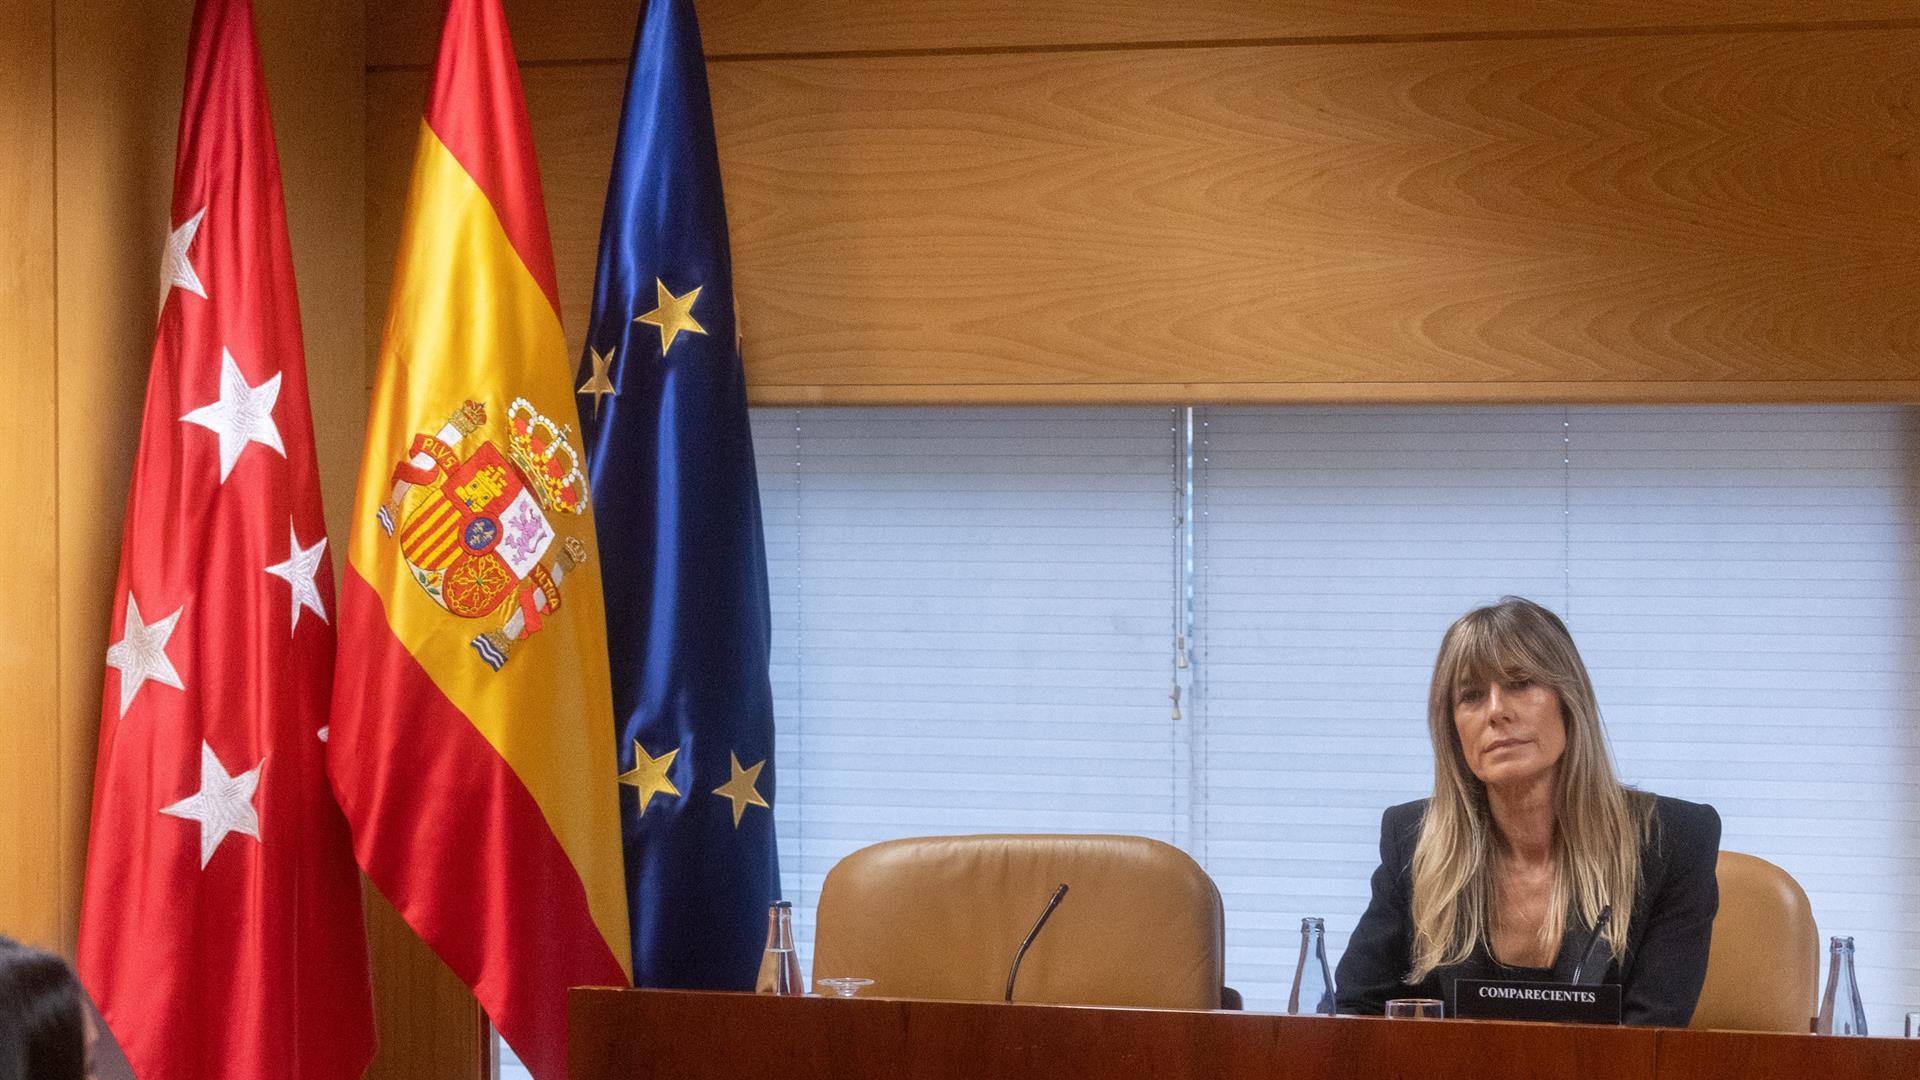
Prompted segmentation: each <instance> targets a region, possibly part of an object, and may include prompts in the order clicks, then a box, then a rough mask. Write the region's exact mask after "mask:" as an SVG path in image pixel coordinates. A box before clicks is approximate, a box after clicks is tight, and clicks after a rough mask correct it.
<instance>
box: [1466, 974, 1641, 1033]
mask: <svg viewBox="0 0 1920 1080" xmlns="http://www.w3.org/2000/svg"><path fill="white" fill-rule="evenodd" d="M1453 994H1454V1008H1453V1015H1455V1016H1457V1017H1460V1018H1461V1019H1464V1020H1550V1021H1552V1022H1554V1023H1556V1024H1617V1023H1619V1022H1620V985H1619V984H1618V983H1607V984H1605V985H1601V986H1575V985H1574V984H1572V983H1549V982H1513V981H1510V980H1506V979H1460V980H1457V981H1456V982H1455V983H1454V984H1453Z"/></svg>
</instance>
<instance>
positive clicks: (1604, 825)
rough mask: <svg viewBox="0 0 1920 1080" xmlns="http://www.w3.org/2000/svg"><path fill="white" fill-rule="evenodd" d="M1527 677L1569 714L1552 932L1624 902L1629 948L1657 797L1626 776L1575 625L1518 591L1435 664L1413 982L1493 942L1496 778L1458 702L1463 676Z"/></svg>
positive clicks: (1452, 637) (1552, 942)
mask: <svg viewBox="0 0 1920 1080" xmlns="http://www.w3.org/2000/svg"><path fill="white" fill-rule="evenodd" d="M1516 678H1524V679H1529V680H1531V681H1533V682H1535V683H1537V684H1540V685H1543V686H1548V687H1551V688H1552V689H1553V690H1554V692H1555V693H1556V694H1557V695H1558V696H1559V698H1560V715H1561V717H1562V718H1563V720H1564V722H1565V725H1566V750H1565V752H1564V753H1563V754H1562V755H1561V758H1560V766H1559V774H1558V778H1557V781H1556V784H1555V788H1554V793H1553V799H1554V828H1553V847H1552V856H1551V857H1552V860H1553V891H1552V893H1551V896H1550V898H1549V900H1548V905H1547V917H1546V919H1545V920H1544V921H1543V922H1542V923H1541V926H1540V943H1541V945H1542V946H1543V947H1544V948H1547V949H1549V950H1552V951H1554V952H1556V953H1557V952H1558V950H1559V945H1560V940H1561V937H1562V935H1563V934H1564V933H1565V932H1566V923H1567V917H1568V916H1569V914H1577V915H1578V916H1579V918H1580V919H1581V921H1582V922H1583V923H1585V924H1586V925H1588V926H1591V925H1593V924H1594V922H1595V921H1596V920H1598V919H1599V917H1600V911H1601V909H1602V908H1603V907H1606V906H1607V905H1612V907H1613V915H1612V918H1611V922H1610V925H1609V927H1608V929H1607V944H1608V946H1609V947H1610V948H1611V950H1612V953H1613V957H1614V959H1616V960H1617V959H1619V958H1620V957H1621V956H1622V955H1624V954H1625V952H1626V947H1627V924H1628V922H1629V921H1630V918H1631V912H1632V911H1633V902H1634V898H1635V895H1636V894H1637V893H1638V891H1639V888H1640V847H1641V844H1642V843H1643V842H1644V841H1645V839H1646V836H1647V830H1648V828H1649V827H1650V824H1649V823H1650V822H1651V820H1652V816H1653V797H1652V796H1650V795H1647V794H1645V793H1643V792H1638V791H1632V790H1630V789H1628V788H1625V787H1622V786H1621V784H1620V782H1619V781H1618V780H1616V779H1614V772H1613V762H1612V760H1611V758H1610V755H1609V754H1608V751H1607V740H1606V733H1605V732H1604V731H1603V730H1602V728H1601V723H1600V707H1599V705H1598V704H1597V703H1596V702H1595V701H1594V696H1593V682H1592V680H1591V679H1589V678H1588V676H1587V666H1586V664H1584V663H1582V662H1581V660H1580V652H1579V650H1577V649H1575V648H1574V646H1573V636H1572V635H1571V634H1568V633H1567V628H1566V625H1565V624H1564V623H1562V622H1561V621H1560V619H1559V617H1558V616H1556V615H1555V614H1554V613H1553V612H1551V611H1548V610H1547V609H1546V608H1543V607H1541V606H1540V605H1539V604H1536V603H1534V602H1533V601H1531V600H1523V599H1521V598H1519V597H1516V596H1509V597H1505V598H1504V599H1502V600H1501V601H1500V602H1499V603H1497V604H1494V605H1491V606H1489V607H1483V608H1479V609H1477V610H1474V611H1469V612H1467V613H1466V614H1465V615H1462V616H1461V617H1460V618H1459V620H1458V621H1456V622H1455V623H1454V624H1453V625H1452V626H1451V627H1449V628H1448V630H1447V636H1446V637H1444V638H1442V639H1441V641H1440V655H1439V657H1438V659H1436V660H1435V662H1434V665H1433V684H1432V687H1431V688H1430V689H1429V691H1428V695H1427V730H1428V734H1429V735H1430V736H1431V737H1432V739H1433V798H1432V799H1431V800H1430V801H1429V802H1428V804H1427V815H1426V820H1425V821H1424V822H1423V823H1422V824H1421V826H1420V841H1419V843H1418V844H1417V845H1416V846H1415V847H1414V850H1413V948H1412V954H1413V969H1412V971H1411V972H1410V973H1409V974H1408V975H1407V980H1408V981H1409V982H1419V981H1420V980H1422V979H1424V978H1426V977H1427V975H1428V974H1429V973H1431V972H1432V971H1433V969H1435V968H1437V967H1443V966H1447V965H1452V964H1458V963H1461V962H1463V961H1465V960H1466V959H1467V958H1468V957H1469V956H1471V955H1472V954H1473V951H1474V948H1475V946H1477V945H1479V944H1481V943H1483V942H1486V943H1488V948H1489V950H1491V948H1492V946H1491V929H1492V927H1491V925H1490V922H1491V919H1492V917H1493V891H1494V886H1493V882H1494V862H1495V854H1496V853H1495V847H1494V835H1493V820H1492V818H1491V816H1490V814H1489V811H1488V809H1487V788H1486V785H1485V784H1483V783H1481V782H1480V778H1479V777H1477V776H1475V775H1473V772H1472V770H1470V769H1469V768H1468V767H1467V759H1466V755H1465V754H1464V753H1463V752H1462V751H1461V749H1460V733H1459V731H1458V730H1457V729H1456V728H1455V727H1454V724H1453V702H1454V695H1455V694H1456V692H1457V691H1458V690H1459V689H1460V688H1461V687H1463V686H1475V685H1477V686H1485V685H1487V684H1489V683H1491V682H1494V681H1495V680H1510V679H1516Z"/></svg>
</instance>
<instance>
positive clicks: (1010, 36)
mask: <svg viewBox="0 0 1920 1080" xmlns="http://www.w3.org/2000/svg"><path fill="white" fill-rule="evenodd" d="M639 7H640V5H639V3H638V2H637V0H506V10H507V19H508V23H509V25H510V26H511V27H512V29H513V35H514V45H515V47H516V49H517V50H518V51H519V55H520V58H521V59H522V60H523V61H527V60H533V61H550V60H619V61H625V60H626V58H627V54H628V50H629V49H630V48H631V46H632V41H633V28H634V22H635V18H636V13H637V12H638V10H639ZM445 10H446V4H445V3H444V2H443V0H395V2H392V3H384V4H375V5H369V9H368V23H367V60H368V63H370V64H374V65H376V66H389V65H396V64H418V65H424V64H430V63H432V61H433V52H434V47H435V43H436V42H437V41H438V40H439V34H440V20H441V18H442V17H443V14H444V12H445ZM699 12H700V25H701V30H702V32H703V39H704V43H705V46H706V50H707V54H708V55H709V56H730V55H740V54H775V53H835V52H862V51H876V50H926V49H936V50H967V49H1007V48H1049V47H1060V46H1069V47H1073V46H1112V45H1138V44H1148V43H1162V44H1165V43H1190V42H1221V41H1270V40H1275V39H1292V40H1300V39H1313V38H1326V37H1380V36H1406V35H1423V34H1454V35H1459V34H1516V33H1518V34H1566V33H1577V32H1621V31H1630V32H1646V31H1656V32H1657V31H1660V30H1662V29H1673V28H1686V27H1695V28H1698V27H1726V26H1765V25H1782V24H1807V23H1812V22H1816V21H1819V22H1828V23H1831V22H1837V21H1847V20H1888V19H1914V18H1916V17H1920V11H1916V10H1915V8H1914V5H1913V4H1912V3H1911V2H1910V0H1735V2H1728V0H1368V2H1366V3H1353V2H1352V0H1186V2H1183V3H1167V2H1165V0H1047V2H1044V3H1034V2H1032V0H912V2H911V3H890V4H889V3H873V2H872V0H700V3H699Z"/></svg>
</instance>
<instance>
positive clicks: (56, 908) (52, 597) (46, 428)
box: [0, 3, 65, 947]
mask: <svg viewBox="0 0 1920 1080" xmlns="http://www.w3.org/2000/svg"><path fill="white" fill-rule="evenodd" d="M0 146H4V147H6V148H7V149H6V153H5V154H4V155H0V206H5V207H6V208H7V210H6V213H7V222H8V224H7V227H6V228H5V229H4V230H0V268H4V269H0V340H4V341H5V342H6V349H5V351H4V352H0V356H4V357H5V360H4V361H0V378H4V379H5V381H6V386H7V402H8V412H7V418H8V422H9V424H10V425H11V426H12V427H13V429H14V431H15V432H16V437H15V438H14V439H13V440H11V441H12V443H13V448H12V450H11V452H10V454H9V457H10V459H11V460H10V461H9V462H8V473H9V481H8V485H7V492H8V493H7V496H6V499H5V506H6V513H7V517H8V519H9V520H10V521H11V522H12V527H10V528H8V529H5V530H3V531H0V565H5V566H6V567H7V568H8V573H10V574H14V575H17V577H16V580H17V581H20V582H22V583H23V587H21V588H17V589H13V590H10V593H9V597H8V600H7V602H6V603H5V604H0V642H5V643H6V647H5V648H4V649H0V698H4V700H5V701H6V703H7V708H6V709H4V710H0V746H4V747H5V748H6V750H5V753H3V754H0V792H4V793H5V795H4V798H3V799H0V866H5V867H8V868H9V870H10V872H9V873H8V875H7V880H6V883H5V884H4V885H0V932H5V933H7V934H10V935H12V936H14V937H18V938H22V939H25V940H28V941H31V942H33V943H34V944H37V945H41V946H44V947H60V946H62V945H64V944H65V941H64V937H63V930H64V924H65V920H64V919H63V917H62V916H63V912H62V909H61V906H60V904H61V854H62V849H61V843H60V810H61V805H62V804H61V798H60V768H59V764H60V754H61V739H60V735H61V732H60V686H59V664H60V658H59V650H58V648H57V646H56V639H55V636H54V634H53V633H52V632H51V631H52V629H53V628H54V627H55V626H56V625H57V623H58V618H59V610H58V606H57V600H56V594H55V591H54V589H53V587H52V586H53V582H54V580H55V578H56V577H57V576H58V574H59V534H58V532H57V531H56V530H55V527H54V518H55V511H54V507H55V489H54V477H55V471H56V469H57V450H56V448H57V446H58V439H59V423H58V415H57V403H56V397H55V394H56V385H55V374H54V373H55V371H56V370H58V368H57V364H56V356H55V353H54V348H55V339H54V240H53V11H52V7H51V5H49V4H44V3H41V4H31V5H29V4H9V5H7V6H6V7H4V8H0Z"/></svg>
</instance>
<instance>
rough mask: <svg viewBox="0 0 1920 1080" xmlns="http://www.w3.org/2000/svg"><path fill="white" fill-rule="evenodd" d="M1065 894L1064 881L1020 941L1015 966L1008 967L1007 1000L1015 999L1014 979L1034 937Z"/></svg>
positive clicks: (1018, 975)
mask: <svg viewBox="0 0 1920 1080" xmlns="http://www.w3.org/2000/svg"><path fill="white" fill-rule="evenodd" d="M1065 895H1067V883H1066V882H1064V881H1063V882H1061V883H1060V887H1059V888H1057V889H1055V890H1053V896H1052V898H1051V899H1049V900H1048V901H1047V907H1046V910H1044V911H1042V912H1041V913H1040V918H1039V919H1037V920H1035V921H1034V924H1033V929H1031V930H1029V931H1027V936H1026V938H1025V940H1023V941H1021V942H1020V948H1019V951H1017V952H1015V953H1014V954H1013V966H1012V967H1011V968H1008V969H1007V997H1006V1000H1008V1001H1012V1000H1013V980H1015V979H1017V978H1019V977H1020V961H1022V960H1025V959H1026V958H1027V949H1029V948H1031V947H1032V945H1033V939H1034V938H1037V937H1039V936H1040V928H1041V927H1043V926H1045V925H1047V920H1048V919H1050V918H1052V917H1053V909H1054V908H1057V907H1059V906H1060V898H1061V897H1063V896H1065Z"/></svg>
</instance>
